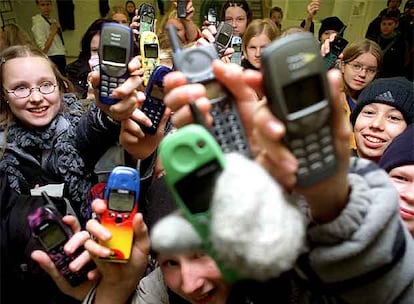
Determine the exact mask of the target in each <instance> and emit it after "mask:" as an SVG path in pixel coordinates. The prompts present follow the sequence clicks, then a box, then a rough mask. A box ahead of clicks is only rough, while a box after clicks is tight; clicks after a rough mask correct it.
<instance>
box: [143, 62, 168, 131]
mask: <svg viewBox="0 0 414 304" xmlns="http://www.w3.org/2000/svg"><path fill="white" fill-rule="evenodd" d="M171 71H172V69H170V68H169V67H167V66H165V65H159V66H157V67H156V68H155V69H154V71H153V72H152V74H151V77H150V79H149V81H148V85H147V87H146V88H145V101H144V103H143V105H142V107H141V111H142V112H144V114H145V115H147V116H148V118H149V119H151V122H152V126H151V127H147V126H144V125H142V124H140V127H141V129H142V131H144V133H145V134H155V133H157V130H158V126H159V124H160V122H161V118H162V115H163V114H164V111H165V104H164V86H163V80H164V76H165V75H167V74H168V73H169V72H171Z"/></svg>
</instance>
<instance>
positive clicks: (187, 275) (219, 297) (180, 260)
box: [158, 254, 230, 304]
mask: <svg viewBox="0 0 414 304" xmlns="http://www.w3.org/2000/svg"><path fill="white" fill-rule="evenodd" d="M158 261H159V263H160V267H161V270H162V273H163V277H164V280H165V283H166V284H167V286H168V287H169V288H170V289H171V290H172V291H173V292H175V293H176V294H178V295H179V296H180V297H182V298H184V299H185V300H187V301H189V302H190V303H191V304H207V303H208V304H225V303H226V301H227V298H228V296H229V293H230V287H229V285H227V284H226V283H225V282H224V281H223V279H222V276H221V273H220V270H219V269H218V267H217V264H216V262H215V261H214V260H213V259H212V258H211V257H209V256H207V255H203V254H191V255H184V254H181V255H173V256H162V255H160V256H159V258H158Z"/></svg>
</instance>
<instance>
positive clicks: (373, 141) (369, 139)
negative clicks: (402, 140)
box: [364, 135, 385, 144]
mask: <svg viewBox="0 0 414 304" xmlns="http://www.w3.org/2000/svg"><path fill="white" fill-rule="evenodd" d="M364 138H365V139H366V140H368V141H369V142H372V143H374V144H379V143H383V142H385V140H382V139H380V138H377V137H372V136H369V135H365V136H364Z"/></svg>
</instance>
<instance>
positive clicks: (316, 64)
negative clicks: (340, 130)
mask: <svg viewBox="0 0 414 304" xmlns="http://www.w3.org/2000/svg"><path fill="white" fill-rule="evenodd" d="M261 58H262V69H263V78H264V89H265V94H266V97H267V104H268V106H269V108H270V110H271V111H272V112H273V114H274V115H275V116H277V117H278V118H279V119H280V120H282V121H283V122H284V124H285V126H286V136H285V138H284V140H285V143H286V145H287V147H288V148H289V149H290V150H291V151H292V153H293V154H294V155H295V157H296V158H297V160H298V162H299V168H298V171H297V185H298V186H301V187H307V186H311V185H314V184H316V183H319V182H320V181H322V180H323V179H325V178H327V177H328V176H331V175H333V174H334V173H335V172H336V167H337V161H336V154H335V146H334V137H333V133H332V117H331V111H332V110H331V105H332V100H331V94H330V90H329V86H328V81H327V78H326V68H325V66H324V62H323V59H322V56H321V55H320V49H319V44H318V43H317V42H316V40H315V38H314V37H313V35H312V34H311V33H308V32H306V33H294V34H292V35H289V36H287V37H283V38H280V39H277V40H275V41H274V42H272V43H271V44H270V45H268V46H267V47H266V48H265V50H264V51H263V53H262V57H261Z"/></svg>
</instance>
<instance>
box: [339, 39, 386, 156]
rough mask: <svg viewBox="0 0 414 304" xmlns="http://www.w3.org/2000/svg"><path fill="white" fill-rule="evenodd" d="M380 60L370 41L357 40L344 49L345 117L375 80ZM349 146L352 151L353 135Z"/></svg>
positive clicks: (353, 144)
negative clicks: (362, 92) (363, 91)
mask: <svg viewBox="0 0 414 304" xmlns="http://www.w3.org/2000/svg"><path fill="white" fill-rule="evenodd" d="M381 60H382V51H381V48H380V46H379V45H378V44H377V43H376V42H374V41H372V40H369V39H361V40H357V41H355V42H353V43H351V44H350V45H349V46H348V47H346V48H345V50H344V52H343V57H342V62H341V71H342V75H343V89H344V92H343V96H342V102H343V105H344V109H345V111H346V115H347V117H349V116H350V115H351V112H352V110H353V109H354V108H355V107H356V105H357V99H358V96H359V94H360V93H361V91H362V90H363V89H364V88H365V87H366V86H368V85H369V84H370V83H371V82H372V81H373V80H374V79H375V77H376V75H377V73H378V71H379V69H380V68H381ZM350 146H351V148H352V149H355V148H356V146H355V140H354V137H353V135H351V139H350Z"/></svg>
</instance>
